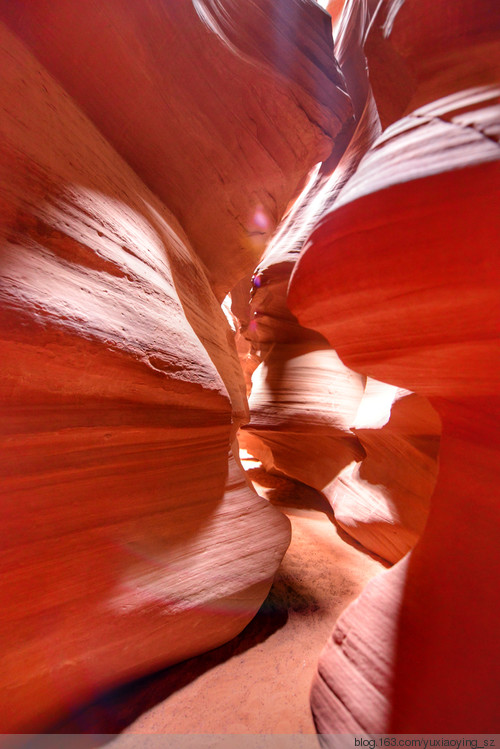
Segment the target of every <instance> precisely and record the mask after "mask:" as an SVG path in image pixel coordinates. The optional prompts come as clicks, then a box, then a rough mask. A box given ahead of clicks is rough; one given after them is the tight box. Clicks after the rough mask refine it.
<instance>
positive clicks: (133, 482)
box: [0, 26, 289, 733]
mask: <svg viewBox="0 0 500 749" xmlns="http://www.w3.org/2000/svg"><path fill="white" fill-rule="evenodd" d="M0 49H1V58H2V74H1V77H0V102H1V104H0V237H1V277H2V278H1V286H0V295H1V303H2V304H1V315H0V348H1V359H2V381H1V388H0V398H1V412H2V420H1V437H0V441H1V450H2V482H1V483H2V501H1V515H2V521H1V546H2V560H1V571H0V589H1V593H0V595H1V602H2V617H1V623H0V640H1V642H2V650H3V655H2V669H1V672H0V685H1V690H2V700H1V707H0V711H1V728H2V731H3V732H6V733H8V732H12V731H16V730H22V731H26V730H36V729H39V728H43V727H44V726H46V725H47V723H48V722H50V721H52V720H54V719H56V718H57V717H58V716H60V715H62V714H63V713H64V712H65V711H67V710H69V709H70V708H71V707H74V706H75V704H76V703H77V702H79V701H81V700H83V699H88V698H90V697H92V696H93V695H95V694H96V692H98V691H100V690H102V689H104V688H106V687H109V686H111V685H113V684H116V683H118V682H121V681H123V680H125V679H132V678H134V677H137V676H139V675H142V674H144V673H147V672H150V671H151V670H153V669H157V668H160V667H162V666H165V665H167V664H169V663H172V662H175V661H178V660H182V659H183V658H186V657H188V656H190V655H193V654H195V653H198V652H200V651H203V650H206V649H209V648H212V647H214V646H216V645H218V644H220V643H222V642H224V641H226V640H227V639H229V638H231V637H232V636H234V635H235V634H236V633H238V632H239V631H240V630H241V629H242V628H243V627H244V626H245V624H246V623H247V622H248V621H249V620H250V619H251V618H252V616H253V615H254V614H255V612H256V611H257V609H258V608H259V606H260V604H261V602H262V601H263V600H264V598H265V596H266V594H267V591H268V589H269V587H270V584H271V581H272V578H273V575H274V572H275V571H276V569H277V567H278V565H279V562H280V559H281V557H282V555H283V553H284V551H285V549H286V546H287V544H288V540H289V524H288V522H287V520H286V519H285V518H284V517H283V516H282V515H281V514H280V513H279V512H277V511H276V510H274V509H273V508H272V507H271V506H270V505H269V504H268V503H267V502H265V501H264V500H262V499H260V498H259V497H258V496H257V495H256V494H255V492H253V491H252V490H251V489H250V488H249V487H248V485H247V483H246V482H245V479H244V477H243V476H242V474H241V471H240V469H239V468H238V467H237V466H236V464H235V463H234V461H233V460H232V458H231V459H230V461H229V463H228V450H229V447H230V441H231V439H232V438H233V436H234V433H235V431H236V429H237V427H238V425H239V423H240V422H241V420H242V419H245V418H246V413H247V405H246V398H245V388H244V382H243V377H242V373H241V370H240V368H239V364H238V359H237V355H236V351H235V348H234V343H233V340H232V333H231V331H230V329H229V327H228V325H227V323H226V320H225V318H224V315H223V313H222V311H221V309H220V307H219V305H218V304H217V301H216V299H215V297H214V295H213V292H212V290H211V288H210V285H209V282H208V279H207V276H206V273H205V270H204V268H203V266H202V264H201V262H200V261H199V259H198V258H197V256H196V254H195V253H194V251H193V250H192V248H191V246H190V243H189V241H188V238H187V236H186V235H185V233H184V232H183V230H182V229H181V227H180V225H179V224H178V222H177V221H176V219H175V218H174V216H173V215H172V214H171V213H170V212H169V211H168V210H167V209H166V208H165V207H164V206H163V205H162V203H161V202H160V201H159V200H158V198H157V197H156V196H155V195H153V193H152V192H150V191H149V190H148V188H147V187H146V186H145V185H144V184H143V183H142V182H141V181H140V179H139V178H138V177H137V176H136V175H135V174H134V172H133V171H132V170H131V169H130V167H129V166H127V164H126V163H125V162H124V161H123V160H122V158H121V157H120V156H119V155H118V154H117V153H116V152H115V151H114V150H113V149H112V147H111V146H110V145H109V143H108V142H107V141H106V140H105V139H104V137H103V136H102V135H101V134H100V133H99V132H98V130H97V129H96V128H95V127H94V126H93V125H92V124H91V123H90V121H89V120H88V119H87V118H86V117H85V116H84V115H83V114H82V112H81V111H80V110H79V109H78V108H77V107H76V106H75V103H74V102H73V100H72V99H71V98H70V96H68V94H67V93H66V92H65V91H64V90H63V89H61V88H60V86H59V85H58V84H56V83H55V82H54V80H53V79H52V78H51V76H50V75H49V74H48V73H47V72H46V71H45V70H44V69H43V68H42V67H41V66H40V64H39V62H38V61H37V60H36V59H35V58H34V57H33V56H32V55H31V54H30V53H29V52H28V51H27V50H26V48H25V47H23V46H22V44H21V43H20V42H19V40H18V39H16V38H15V37H14V36H13V35H12V34H11V33H10V32H9V31H8V30H6V29H5V27H3V26H2V27H1V28H0ZM249 539H251V544H250V543H249Z"/></svg>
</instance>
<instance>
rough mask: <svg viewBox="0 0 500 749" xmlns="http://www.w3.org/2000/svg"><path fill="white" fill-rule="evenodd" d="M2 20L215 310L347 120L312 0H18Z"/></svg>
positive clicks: (5, 8)
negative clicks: (140, 186)
mask: <svg viewBox="0 0 500 749" xmlns="http://www.w3.org/2000/svg"><path fill="white" fill-rule="evenodd" d="M0 17H1V18H3V19H4V21H5V22H6V23H7V24H8V25H9V26H10V28H11V29H12V30H13V31H14V32H15V33H16V34H17V35H18V36H19V37H20V38H21V39H22V40H23V41H24V42H25V43H26V44H27V45H28V46H29V47H30V49H31V50H32V51H33V53H34V54H35V56H36V57H37V58H38V59H39V60H40V61H41V62H42V63H43V65H44V66H45V67H46V68H47V69H48V70H49V71H50V72H51V73H52V75H53V76H54V77H55V78H56V79H57V80H59V81H60V82H61V83H62V85H63V87H64V89H65V90H66V91H67V92H68V93H69V94H70V95H71V96H72V97H73V98H74V99H75V101H76V102H77V103H78V104H79V106H80V107H81V108H82V109H83V111H84V112H85V113H86V114H87V115H88V116H89V117H90V119H91V120H92V121H93V122H94V123H95V124H96V125H97V127H98V128H99V130H100V131H101V132H102V133H103V134H104V136H105V137H106V138H107V139H108V140H109V141H110V142H111V143H112V145H113V146H114V147H115V149H116V150H117V151H118V152H119V153H120V154H121V156H123V157H124V158H125V160H126V161H127V162H128V163H129V164H130V165H131V166H132V168H133V169H134V171H135V172H136V173H137V174H138V175H139V177H140V178H141V179H142V181H143V182H144V183H145V184H146V185H147V186H148V187H149V188H150V189H151V190H152V191H153V192H154V193H155V194H156V195H157V196H158V197H159V198H160V199H161V200H162V201H163V202H164V203H165V205H166V206H168V207H169V208H170V209H171V210H172V212H173V213H174V214H175V216H176V217H177V219H178V220H179V221H180V223H181V225H182V227H183V229H184V230H185V231H186V233H187V234H188V236H189V238H190V240H191V243H192V245H193V247H194V249H195V251H196V252H197V253H198V255H199V256H200V258H201V259H202V260H203V262H204V264H205V266H206V267H207V269H208V273H209V279H210V281H211V284H212V286H213V288H214V290H215V293H216V296H217V297H218V299H219V300H222V299H223V298H224V296H225V295H226V293H227V292H228V291H229V290H230V289H231V288H232V287H233V286H234V285H235V284H236V283H237V282H238V281H239V280H240V278H242V277H243V276H244V275H245V274H246V273H248V272H250V271H251V270H253V268H254V266H255V264H256V263H257V262H258V260H259V257H260V255H261V253H262V251H263V249H264V247H265V244H266V241H267V240H268V239H269V236H270V235H271V233H272V232H273V231H274V229H275V227H276V225H277V223H278V221H279V220H280V218H281V216H282V215H283V213H284V211H285V209H286V208H287V206H288V204H289V202H290V201H291V200H292V199H293V198H294V197H296V195H297V194H298V192H299V191H300V189H301V187H302V183H303V180H304V175H306V174H307V172H308V171H309V169H310V168H311V167H312V166H313V165H314V164H316V163H317V162H319V161H322V160H323V159H324V158H326V157H327V156H328V154H329V153H330V151H331V149H332V145H333V138H335V136H336V135H337V133H338V132H339V131H340V130H341V128H342V127H343V125H344V123H345V122H346V121H347V120H350V119H351V113H352V109H351V104H350V100H349V97H348V96H347V94H346V93H345V91H344V90H343V82H342V77H341V75H340V73H339V71H338V68H337V65H336V63H335V60H334V57H333V45H332V39H331V32H330V26H329V18H328V16H327V15H326V13H325V12H324V11H323V10H322V9H321V8H320V7H319V6H318V5H317V4H316V3H315V2H314V0H305V1H304V0H291V1H287V2H286V3H284V2H283V0H280V2H276V0H274V1H273V2H271V0H258V1H257V2H253V3H240V2H234V0H224V1H223V2H222V3H221V2H218V3H215V2H212V0H196V2H191V0H176V2H157V3H149V2H146V3H144V2H143V1H142V0H131V2H126V3H123V2H122V1H121V0H106V1H105V2H103V3H99V4H94V3H90V4H89V3H87V2H82V1H81V0H75V2H71V3H68V2H66V0H20V1H19V2H16V3H10V2H3V3H1V4H0ZM80 61H82V62H80ZM83 61H84V64H83Z"/></svg>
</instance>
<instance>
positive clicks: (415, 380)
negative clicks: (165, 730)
mask: <svg viewBox="0 0 500 749" xmlns="http://www.w3.org/2000/svg"><path fill="white" fill-rule="evenodd" d="M380 12H381V13H382V16H381V23H379V24H377V23H374V25H373V27H372V29H373V32H374V33H375V32H376V33H377V39H378V43H380V44H381V45H382V48H379V47H376V46H375V47H373V46H371V47H370V46H369V45H367V49H371V50H372V53H371V54H370V55H369V59H368V63H369V70H370V80H371V81H372V85H373V86H374V91H375V98H376V100H377V103H378V105H379V108H380V111H381V113H382V120H383V121H386V122H387V121H392V120H395V119H396V118H397V117H400V116H401V115H402V114H404V109H405V107H408V105H409V102H410V99H411V100H412V101H413V102H414V103H418V107H417V108H416V109H414V110H413V111H410V112H408V113H407V114H406V116H404V117H402V118H401V119H396V121H394V122H393V124H392V125H390V126H389V127H388V128H387V130H386V131H385V132H384V133H383V135H382V136H381V137H380V138H379V139H378V140H377V141H376V143H375V144H374V145H373V146H372V148H371V149H370V150H369V152H368V153H367V155H366V156H365V157H364V159H363V160H362V161H361V163H360V166H359V168H358V170H357V172H356V174H355V176H354V177H353V178H352V179H351V180H350V181H349V182H348V184H347V186H346V187H345V188H344V189H343V191H342V193H341V194H340V196H339V198H338V200H337V202H336V204H335V208H334V210H333V211H332V212H331V213H330V214H329V215H327V216H326V217H325V218H324V219H323V221H322V222H320V224H319V226H318V228H317V229H316V230H315V231H314V233H313V235H312V236H311V239H310V241H309V243H308V246H307V248H306V250H305V252H304V254H303V255H302V256H301V258H300V260H299V262H298V264H297V266H296V269H295V272H294V274H293V277H292V280H291V286H290V293H289V304H290V308H291V310H292V312H293V313H294V314H295V315H296V316H297V317H298V319H299V321H300V322H301V323H302V324H303V325H305V326H310V327H313V328H315V329H316V330H318V331H319V332H320V333H321V334H323V335H324V336H325V337H326V338H327V339H328V340H329V341H330V343H331V345H332V346H335V348H336V350H337V351H338V353H339V355H340V357H341V358H342V360H343V361H344V363H345V364H346V365H348V366H350V367H352V368H353V369H355V370H356V371H359V372H361V373H364V374H366V375H368V376H371V377H374V378H376V379H379V380H382V381H386V382H388V383H391V384H393V385H395V386H398V387H403V388H408V389H409V390H412V391H415V392H416V393H417V394H418V395H419V396H425V397H428V398H429V399H430V401H431V404H432V405H433V406H434V408H435V409H436V411H437V412H438V414H439V416H440V419H441V421H442V430H443V433H442V442H441V448H440V456H439V462H440V470H439V476H438V480H437V484H436V488H435V492H434V495H433V498H432V502H431V510H430V514H429V518H428V521H427V525H426V527H425V531H424V534H423V536H422V537H421V539H420V541H419V543H418V544H417V546H416V547H415V549H414V550H413V551H412V552H411V553H410V555H408V556H407V557H405V559H404V560H403V561H402V562H400V563H399V564H397V565H396V566H395V567H394V568H392V569H391V570H389V571H388V572H386V573H384V574H383V576H381V577H379V578H377V579H376V580H375V581H373V583H371V584H370V585H369V586H368V587H367V589H366V591H365V592H364V593H363V594H362V595H361V597H360V598H359V599H358V601H357V602H356V603H355V604H354V605H353V606H351V607H350V608H349V609H348V610H347V611H346V613H345V614H344V615H343V617H341V619H340V620H339V623H338V625H337V627H336V629H335V631H334V634H333V638H332V640H331V641H330V642H329V644H328V646H327V648H326V649H325V651H324V653H323V655H322V657H321V659H320V664H319V672H318V676H317V678H316V681H315V684H314V687H313V692H312V707H313V711H314V714H315V718H316V724H317V727H318V730H319V731H320V732H322V733H334V732H348V731H353V732H357V731H360V730H365V731H368V732H387V731H394V732H401V733H403V732H421V733H422V732H423V733H438V732H440V733H454V732H455V733H456V732H464V733H472V732H476V733H483V732H484V733H486V732H493V731H495V730H496V724H497V712H498V701H497V684H496V678H495V675H494V672H493V670H492V667H491V666H492V663H494V662H498V660H499V658H500V652H499V640H498V634H497V626H496V622H495V621H494V620H493V618H492V616H491V610H492V595H494V590H495V588H496V584H497V579H498V573H499V569H500V558H499V557H500V554H499V550H498V527H499V520H500V516H499V511H498V505H497V502H496V499H495V497H496V494H497V490H496V487H497V485H498V481H499V478H500V477H499V476H498V456H497V450H496V445H497V444H498V438H497V436H495V427H494V424H496V423H497V421H498V417H499V383H498V371H499V364H500V362H499V355H498V351H499V349H498V313H499V302H498V299H499V294H498V290H499V283H500V278H499V268H498V239H499V237H500V218H499V212H498V202H499V187H500V166H499V163H498V159H499V156H500V148H499V144H498V133H499V122H500V108H499V105H498V97H499V93H500V89H499V87H498V83H495V82H498V80H499V75H498V72H499V71H498V65H499V60H500V55H499V47H498V37H499V35H498V31H499V28H500V24H499V15H500V9H499V8H498V4H497V3H493V2H486V1H485V2H480V3H471V2H465V1H464V2H461V3H458V4H457V5H456V6H454V7H453V9H452V8H451V6H448V5H445V4H435V3H426V2H416V1H415V2H409V1H408V2H397V3H396V2H394V3H391V2H383V3H381V6H380ZM384 19H385V20H384ZM457 19H458V20H459V21H460V23H459V26H458V27H457ZM464 19H465V20H464ZM462 20H464V25H463V26H460V24H461V23H462ZM375 21H377V19H375ZM400 21H401V23H399V22H400ZM457 28H462V31H463V33H462V34H460V35H459V34H457ZM380 30H382V31H381V33H380V34H379V31H380ZM398 35H401V36H398ZM493 37H495V41H493ZM398 39H399V40H400V41H401V44H400V46H399V42H398V43H396V40H398ZM438 42H439V43H438ZM373 43H374V42H373ZM395 50H396V51H397V50H399V52H398V56H396V55H395ZM412 50H413V51H412ZM485 50H488V54H485ZM384 51H385V52H386V54H387V59H390V60H391V65H392V75H393V77H392V79H387V78H386V79H384V77H383V75H382V74H380V79H379V84H380V86H379V85H378V84H376V83H375V78H376V77H377V75H378V71H379V69H380V60H381V59H382V53H383V52H384ZM413 54H414V57H413V58H412V55H413ZM407 56H408V58H409V59H411V60H412V61H413V62H415V60H417V62H418V61H420V64H417V63H415V65H413V64H411V65H410V64H409V65H408V68H406V69H405V67H404V66H403V65H402V64H401V65H399V67H398V64H397V63H398V61H399V58H400V57H402V58H403V61H404V59H406V57H407ZM443 60H445V61H446V65H445V66H444V63H443ZM422 66H423V67H422ZM399 68H401V70H400V69H399ZM466 68H467V72H466ZM387 69H388V68H386V70H387ZM408 70H411V71H413V73H414V74H415V80H414V81H413V84H412V85H413V89H412V92H411V95H410V97H409V99H408V97H407V96H406V94H405V100H404V101H403V100H398V97H397V96H394V97H393V96H392V92H393V91H394V92H395V93H397V90H398V86H400V90H401V91H403V92H407V88H408V85H409V84H408V81H406V80H405V79H404V78H405V76H406V73H407V72H408ZM372 72H373V74H372ZM400 75H401V78H400V77H399V76H400ZM384 81H385V83H384ZM384 85H385V86H386V89H384ZM396 103H397V106H396ZM384 108H385V112H384ZM471 675H472V676H471Z"/></svg>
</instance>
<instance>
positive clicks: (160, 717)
mask: <svg viewBox="0 0 500 749" xmlns="http://www.w3.org/2000/svg"><path fill="white" fill-rule="evenodd" d="M243 464H244V466H245V468H246V469H247V475H248V476H249V477H250V478H251V480H252V481H253V482H254V485H255V486H256V488H257V490H258V492H259V494H261V495H262V496H265V497H266V498H267V499H269V501H270V502H272V503H273V504H274V505H275V506H276V507H277V508H278V509H280V510H281V511H282V512H284V513H285V514H286V515H287V516H288V517H289V518H290V521H291V523H292V542H291V544H290V548H289V549H288V551H287V553H286V555H285V557H284V559H283V562H282V564H281V567H280V569H279V571H278V573H277V575H276V579H275V582H274V584H273V586H272V588H271V591H270V593H269V595H268V597H267V599H266V601H265V602H264V604H263V606H262V608H261V609H260V611H259V612H258V614H257V615H256V617H255V618H254V619H253V620H252V621H251V622H250V624H249V625H248V626H247V627H246V628H245V629H244V630H243V632H242V633H241V634H240V635H238V637H236V638H234V639H233V640H231V641H230V642H228V643H226V644H225V645H223V646H221V647H219V648H216V649H215V650H212V651H210V652H208V653H204V654H203V655H200V656H197V657H194V658H190V659H189V660H187V661H184V662H183V663H180V664H177V665H175V666H173V667H171V668H168V669H165V670H164V671H161V672H160V673H157V674H154V675H152V676H149V677H147V678H144V679H141V680H140V681H137V682H134V683H133V684H129V685H126V686H124V687H122V688H120V689H117V690H114V691H113V692H110V693H108V694H106V695H103V696H101V697H100V698H99V699H97V700H96V701H95V702H93V703H92V704H91V705H87V706H86V707H84V708H82V709H81V710H80V711H79V712H78V713H77V714H75V715H73V716H72V717H71V719H69V720H67V721H64V722H63V723H61V724H59V725H58V726H57V727H55V728H52V729H51V731H48V732H57V733H94V734H116V733H126V734H177V735H179V734H313V733H315V729H314V723H313V719H312V716H311V711H310V708H309V689H310V685H311V680H312V678H313V675H314V672H315V669H316V664H317V662H318V658H319V655H320V653H321V650H322V648H323V646H324V645H325V643H326V641H327V639H328V638H329V636H330V635H331V632H332V629H333V626H334V624H335V621H336V619H337V618H338V616H339V615H340V613H341V612H342V611H343V610H344V609H345V608H346V606H347V605H348V604H349V603H350V602H351V601H352V600H353V599H354V598H355V597H356V596H357V595H358V594H359V593H360V592H361V590H362V589H363V587H364V586H365V585H366V583H367V582H368V580H369V579H370V578H372V577H373V576H374V575H376V574H377V573H378V572H379V571H381V570H382V569H383V568H384V567H385V566H387V565H386V563H385V562H383V561H382V560H381V559H379V558H378V557H376V556H375V555H373V554H370V553H369V552H367V551H366V550H364V549H363V548H362V547H361V546H360V545H359V544H358V543H357V542H355V541H353V540H351V539H350V538H349V536H347V534H345V533H344V532H343V531H342V530H341V529H339V528H338V527H337V526H336V525H335V523H334V520H333V516H332V512H331V509H330V507H329V505H328V504H327V502H326V500H325V499H324V498H323V497H322V495H320V494H319V493H318V492H316V491H314V490H313V489H310V488H309V487H306V486H304V485H303V484H299V483H297V482H294V481H291V480H289V479H286V478H280V477H277V476H273V475H270V474H267V473H265V471H263V469H262V468H261V467H260V464H259V463H257V462H252V461H251V460H244V461H243ZM104 743H106V740H105V738H104V737H102V740H101V741H98V742H97V744H96V745H103V744H104Z"/></svg>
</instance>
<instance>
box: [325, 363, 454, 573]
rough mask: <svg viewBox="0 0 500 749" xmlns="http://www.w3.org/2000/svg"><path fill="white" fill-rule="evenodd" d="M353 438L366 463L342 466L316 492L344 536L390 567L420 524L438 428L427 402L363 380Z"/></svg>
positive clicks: (423, 519) (433, 471)
mask: <svg viewBox="0 0 500 749" xmlns="http://www.w3.org/2000/svg"><path fill="white" fill-rule="evenodd" d="M352 432H353V433H354V434H355V435H356V437H357V438H358V439H359V442H360V445H361V447H362V448H363V450H364V453H365V457H364V458H363V460H362V461H361V462H353V463H351V464H349V465H348V466H346V468H344V469H343V470H342V471H341V472H340V473H339V475H338V476H336V478H335V479H334V480H333V481H332V482H331V483H330V484H329V485H328V486H326V487H324V488H323V493H324V494H325V496H326V497H327V499H328V500H329V502H330V504H331V505H332V509H333V512H334V514H335V519H336V520H337V522H338V523H339V525H341V526H342V528H344V530H346V531H347V532H348V533H349V535H350V536H353V538H355V539H356V540H357V541H359V542H360V543H361V544H362V545H363V546H364V547H365V548H366V549H369V550H370V551H373V552H375V554H378V556H380V557H382V558H383V559H387V560H388V561H389V562H397V561H399V559H401V558H402V557H403V556H404V555H405V554H406V553H407V552H408V551H410V549H412V548H413V547H414V546H415V544H416V542H417V541H418V539H419V537H420V535H421V533H422V531H423V530H424V527H425V523H426V521H427V515H428V512H429V502H430V498H431V495H432V492H433V489H434V485H435V483H436V478H437V472H438V460H437V458H438V452H439V441H440V433H441V422H440V420H439V417H438V415H437V413H436V411H435V410H434V409H433V408H432V406H431V405H430V403H429V401H428V400H427V399H426V398H423V397H421V396H419V395H416V394H415V393H410V392H408V391H407V390H401V389H399V388H395V387H393V386H392V385H386V384H385V383H381V382H377V381H375V380H372V379H371V378H368V380H367V384H366V389H365V393H364V395H363V400H362V401H361V403H360V406H359V410H358V413H357V415H356V419H355V421H354V425H353V426H352Z"/></svg>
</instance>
